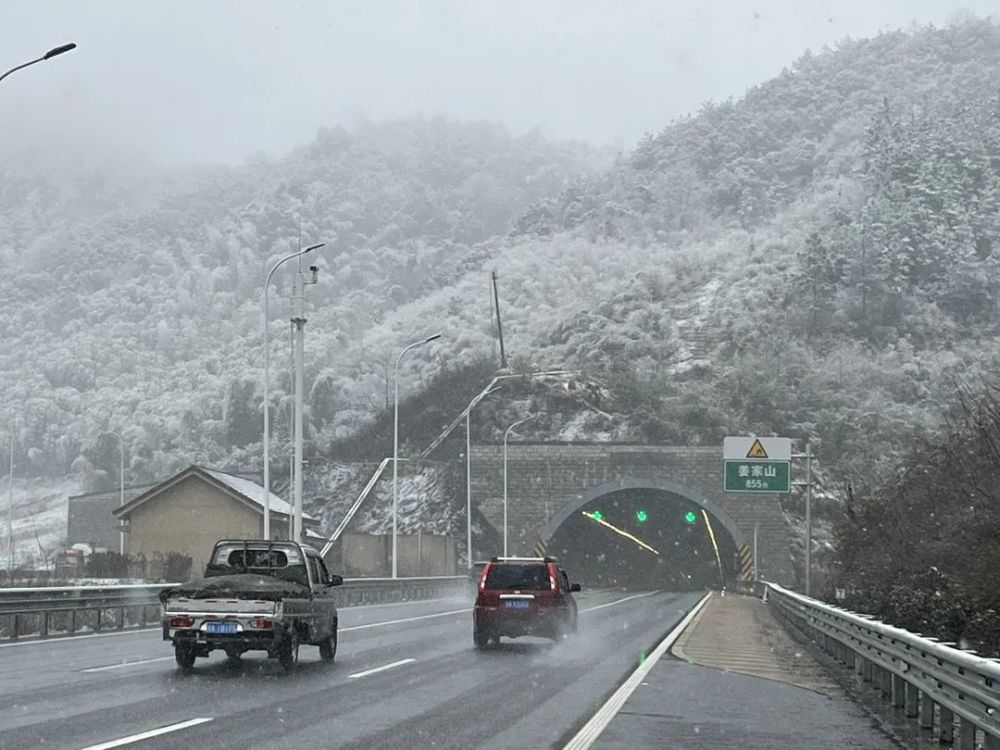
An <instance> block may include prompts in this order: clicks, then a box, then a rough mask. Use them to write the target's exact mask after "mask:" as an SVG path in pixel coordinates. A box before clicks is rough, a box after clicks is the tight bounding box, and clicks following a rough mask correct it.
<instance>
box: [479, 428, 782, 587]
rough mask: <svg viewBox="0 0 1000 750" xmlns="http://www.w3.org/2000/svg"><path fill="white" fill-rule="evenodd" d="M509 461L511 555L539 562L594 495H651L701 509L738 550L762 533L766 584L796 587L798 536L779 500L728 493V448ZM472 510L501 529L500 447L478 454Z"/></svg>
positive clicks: (513, 454)
mask: <svg viewBox="0 0 1000 750" xmlns="http://www.w3.org/2000/svg"><path fill="white" fill-rule="evenodd" d="M507 455H508V480H507V481H508V490H507V496H508V523H509V548H510V553H511V554H514V555H531V554H534V549H535V545H536V543H537V542H538V540H540V539H546V538H547V536H548V535H550V534H551V533H552V532H553V531H554V530H555V528H556V527H557V526H558V524H559V523H560V522H561V520H562V519H564V518H565V517H566V516H568V515H569V514H570V513H571V512H574V511H575V510H576V509H577V508H579V507H581V506H582V505H583V504H584V503H586V502H588V501H590V500H591V499H593V498H594V497H595V492H597V493H599V494H600V493H604V492H612V491H615V490H617V489H626V488H645V487H648V488H649V489H665V490H667V491H671V492H675V493H677V494H681V495H682V496H684V497H686V498H687V499H689V500H692V501H694V502H696V503H698V504H699V505H701V506H702V507H704V508H705V509H706V510H707V511H708V512H709V513H712V514H713V515H715V516H716V518H717V519H718V520H719V521H720V522H721V523H722V525H723V526H724V527H725V528H726V530H727V531H728V532H729V534H730V535H731V536H732V537H733V540H734V541H735V542H736V544H747V545H749V544H752V540H753V533H754V526H755V525H756V526H757V527H758V550H757V568H758V573H759V576H760V577H761V578H762V579H766V580H771V581H775V582H777V583H782V584H789V585H794V583H795V572H794V568H793V565H792V556H791V530H790V528H789V525H788V522H787V521H786V519H785V516H784V514H783V513H782V511H781V505H780V502H779V498H778V496H776V495H754V494H730V493H726V492H724V491H723V489H722V487H723V462H722V447H721V446H715V447H679V446H636V445H613V444H589V443H588V444H581V443H558V444H552V443H511V444H509V445H508V449H507ZM472 502H473V504H474V505H476V506H478V507H479V508H480V510H481V511H482V513H483V514H484V515H485V516H486V518H487V519H489V520H490V521H491V522H492V523H493V525H494V526H495V527H496V528H497V529H501V528H502V523H503V522H502V518H503V448H502V447H501V446H498V445H474V446H472Z"/></svg>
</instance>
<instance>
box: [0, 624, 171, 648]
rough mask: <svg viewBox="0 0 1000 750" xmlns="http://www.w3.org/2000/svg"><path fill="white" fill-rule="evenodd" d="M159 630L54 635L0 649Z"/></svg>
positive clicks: (139, 629)
mask: <svg viewBox="0 0 1000 750" xmlns="http://www.w3.org/2000/svg"><path fill="white" fill-rule="evenodd" d="M157 630H160V627H159V626H157V627H154V628H137V629H136V630H122V631H119V632H116V633H91V634H89V635H55V636H52V637H51V638H33V639H31V640H27V641H17V642H16V643H0V648H14V646H41V645H48V646H52V645H55V644H56V643H62V642H63V641H79V640H83V639H84V638H87V639H88V640H93V639H94V638H111V637H112V636H119V635H136V634H138V633H152V632H154V631H157Z"/></svg>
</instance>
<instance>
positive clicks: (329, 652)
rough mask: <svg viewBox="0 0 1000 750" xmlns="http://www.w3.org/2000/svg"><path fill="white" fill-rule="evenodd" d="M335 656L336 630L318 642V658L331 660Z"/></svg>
mask: <svg viewBox="0 0 1000 750" xmlns="http://www.w3.org/2000/svg"><path fill="white" fill-rule="evenodd" d="M336 657H337V631H336V630H334V631H333V635H331V636H330V637H329V638H327V639H326V640H325V641H323V642H322V643H320V644H319V658H320V659H322V660H323V661H333V660H334V659H335V658H336Z"/></svg>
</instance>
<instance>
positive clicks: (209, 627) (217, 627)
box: [205, 622, 236, 633]
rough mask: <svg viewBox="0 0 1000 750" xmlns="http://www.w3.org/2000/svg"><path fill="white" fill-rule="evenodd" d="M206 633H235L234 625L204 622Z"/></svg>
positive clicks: (233, 623)
mask: <svg viewBox="0 0 1000 750" xmlns="http://www.w3.org/2000/svg"><path fill="white" fill-rule="evenodd" d="M205 632H206V633H235V632H236V623H235V622H206V623H205Z"/></svg>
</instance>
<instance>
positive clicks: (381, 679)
mask: <svg viewBox="0 0 1000 750" xmlns="http://www.w3.org/2000/svg"><path fill="white" fill-rule="evenodd" d="M700 598H701V597H700V595H698V594H694V593H685V594H677V593H667V592H638V593H637V592H616V591H600V592H590V593H583V594H580V595H577V602H578V604H579V607H580V626H579V633H578V634H577V635H576V636H575V637H573V638H571V639H570V640H568V641H565V642H561V643H555V644H554V643H551V642H548V641H544V640H540V639H531V638H522V639H517V640H513V641H511V640H505V641H504V642H503V644H502V645H501V646H500V647H499V648H496V649H491V650H488V651H484V652H478V651H476V650H475V649H474V648H473V646H472V622H471V621H472V615H471V608H470V607H471V601H470V600H469V599H455V600H435V601H429V602H411V603H401V604H386V605H375V606H367V607H351V608H344V609H341V612H340V633H341V635H340V646H339V650H338V655H337V661H336V663H335V664H332V665H330V664H325V663H323V662H321V661H320V659H319V653H318V649H316V648H314V647H303V648H302V651H301V657H300V658H301V661H300V664H299V668H298V670H297V671H296V672H295V673H292V674H285V673H284V672H283V671H282V670H281V668H280V666H279V665H278V664H277V662H275V661H269V660H266V659H265V658H264V657H263V655H262V654H261V655H258V654H247V655H246V656H244V658H243V661H242V662H241V663H240V664H237V665H231V664H229V663H227V661H226V658H225V656H224V655H222V654H217V653H213V655H212V656H211V657H210V658H209V659H199V660H198V662H197V665H196V667H195V669H194V671H193V672H192V673H190V674H182V673H180V672H178V671H177V669H176V667H175V664H174V661H173V651H172V649H171V648H170V646H169V644H168V643H165V642H163V641H162V640H161V634H160V632H159V630H150V631H142V632H131V633H121V634H119V633H115V634H106V635H105V634H102V635H96V636H82V637H78V638H74V639H61V640H51V641H36V642H29V643H17V644H0V674H2V679H0V748H4V749H5V750H13V749H14V748H47V749H48V748H53V749H56V748H74V749H76V750H80V749H82V748H88V749H90V750H98V749H100V750H107V749H109V748H113V747H139V748H177V747H197V748H209V747H210V748H241V750H246V749H247V748H285V749H287V748H290V747H296V748H298V747H303V748H305V747H323V748H366V750H373V749H374V748H414V747H420V748H425V747H426V748H475V747H482V748H511V747H519V748H547V747H560V746H561V743H562V742H563V741H565V740H566V739H568V738H569V737H571V736H572V735H573V733H574V732H575V730H576V729H578V728H579V727H580V726H581V725H582V724H583V723H584V722H586V721H587V719H589V718H590V716H591V715H592V714H593V713H594V712H595V711H596V710H597V709H598V708H599V707H600V706H601V704H602V703H603V701H604V700H605V699H606V698H607V696H608V695H609V694H610V693H611V692H612V691H613V690H614V688H615V687H616V686H617V685H618V684H619V683H621V681H622V680H623V679H624V678H625V677H626V676H627V675H628V674H630V673H631V672H632V671H633V670H634V669H635V667H636V665H637V664H638V663H639V661H640V660H641V659H643V658H644V656H645V654H646V653H648V651H649V650H650V649H651V648H652V647H653V646H654V645H655V644H656V642H657V641H658V640H659V639H660V638H661V637H662V636H663V635H664V634H665V633H667V632H668V631H669V630H670V629H671V628H672V627H673V626H674V625H675V624H676V623H677V622H679V621H680V620H681V618H682V617H683V615H684V614H685V613H686V612H687V611H688V610H689V609H690V608H691V607H693V606H694V605H695V604H696V603H697V602H698V600H699V599H700Z"/></svg>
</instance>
